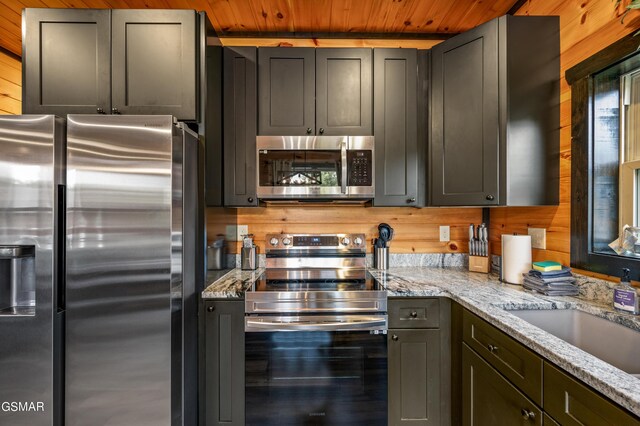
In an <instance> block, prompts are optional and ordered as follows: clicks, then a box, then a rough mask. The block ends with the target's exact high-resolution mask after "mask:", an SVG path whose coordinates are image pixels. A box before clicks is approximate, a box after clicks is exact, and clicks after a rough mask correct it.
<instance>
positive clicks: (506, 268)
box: [500, 234, 531, 284]
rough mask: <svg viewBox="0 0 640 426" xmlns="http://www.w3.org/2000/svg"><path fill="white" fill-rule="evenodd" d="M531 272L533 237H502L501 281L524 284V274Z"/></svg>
mask: <svg viewBox="0 0 640 426" xmlns="http://www.w3.org/2000/svg"><path fill="white" fill-rule="evenodd" d="M530 270H531V235H507V234H505V235H502V266H501V268H500V280H501V281H504V282H507V283H510V284H522V281H523V277H522V274H526V273H528V272H529V271H530Z"/></svg>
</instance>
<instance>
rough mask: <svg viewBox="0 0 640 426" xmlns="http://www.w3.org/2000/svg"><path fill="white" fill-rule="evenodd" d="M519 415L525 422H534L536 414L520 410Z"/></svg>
mask: <svg viewBox="0 0 640 426" xmlns="http://www.w3.org/2000/svg"><path fill="white" fill-rule="evenodd" d="M520 414H522V418H523V419H525V420H535V418H536V413H534V412H533V411H531V410H528V409H526V408H523V409H522V410H520Z"/></svg>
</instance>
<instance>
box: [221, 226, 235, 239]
mask: <svg viewBox="0 0 640 426" xmlns="http://www.w3.org/2000/svg"><path fill="white" fill-rule="evenodd" d="M224 232H225V234H226V235H225V238H226V240H227V241H237V239H236V238H237V237H238V227H237V226H236V225H227V227H226V228H225V231H224Z"/></svg>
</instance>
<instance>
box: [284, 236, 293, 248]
mask: <svg viewBox="0 0 640 426" xmlns="http://www.w3.org/2000/svg"><path fill="white" fill-rule="evenodd" d="M282 244H284V245H285V246H288V245H289V244H291V238H289V237H284V238H283V239H282Z"/></svg>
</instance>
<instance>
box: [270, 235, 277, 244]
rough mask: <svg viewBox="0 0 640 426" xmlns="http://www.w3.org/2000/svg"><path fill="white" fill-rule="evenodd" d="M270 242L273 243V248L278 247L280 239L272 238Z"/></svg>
mask: <svg viewBox="0 0 640 426" xmlns="http://www.w3.org/2000/svg"><path fill="white" fill-rule="evenodd" d="M269 242H270V243H271V245H272V246H277V245H278V239H277V238H276V237H272V238H271V239H270V240H269Z"/></svg>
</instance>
